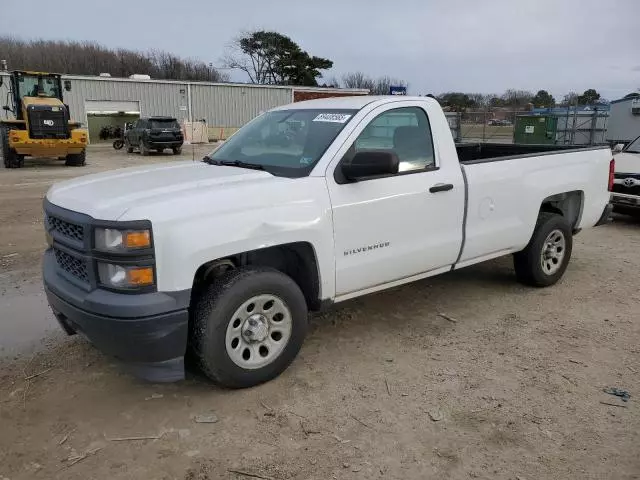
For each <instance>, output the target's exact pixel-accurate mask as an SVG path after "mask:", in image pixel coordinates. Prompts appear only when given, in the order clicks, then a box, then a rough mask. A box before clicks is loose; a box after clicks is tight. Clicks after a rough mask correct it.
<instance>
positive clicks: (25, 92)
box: [18, 75, 60, 98]
mask: <svg viewBox="0 0 640 480" xmlns="http://www.w3.org/2000/svg"><path fill="white" fill-rule="evenodd" d="M38 93H40V96H43V95H44V96H45V97H51V98H60V92H59V91H58V81H57V79H56V78H52V77H47V76H39V77H37V76H32V75H21V76H20V77H19V78H18V94H19V96H20V98H23V97H37V96H38Z"/></svg>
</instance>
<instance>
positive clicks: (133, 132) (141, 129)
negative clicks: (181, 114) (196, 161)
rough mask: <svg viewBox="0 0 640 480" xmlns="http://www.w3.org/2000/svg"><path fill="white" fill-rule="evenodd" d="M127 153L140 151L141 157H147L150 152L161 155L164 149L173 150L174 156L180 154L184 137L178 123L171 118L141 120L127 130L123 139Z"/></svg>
mask: <svg viewBox="0 0 640 480" xmlns="http://www.w3.org/2000/svg"><path fill="white" fill-rule="evenodd" d="M124 141H125V144H126V146H127V152H128V153H133V149H134V148H137V149H138V150H140V153H141V154H142V155H145V156H146V155H149V152H150V151H151V150H155V151H156V152H158V153H161V152H162V151H163V150H164V149H165V148H170V149H171V150H173V154H174V155H178V154H179V153H180V152H182V143H183V142H184V137H183V135H182V129H181V128H180V125H179V124H178V121H177V120H176V119H175V118H172V117H149V118H141V119H139V120H137V121H136V122H134V123H133V126H132V127H131V129H129V130H127V133H126V134H125V138H124Z"/></svg>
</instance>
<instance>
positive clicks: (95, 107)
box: [84, 100, 140, 115]
mask: <svg viewBox="0 0 640 480" xmlns="http://www.w3.org/2000/svg"><path fill="white" fill-rule="evenodd" d="M84 105H85V111H86V112H87V115H96V114H98V115H109V114H118V113H125V114H128V115H140V103H139V102H132V101H126V100H125V101H116V100H86V101H85V103H84Z"/></svg>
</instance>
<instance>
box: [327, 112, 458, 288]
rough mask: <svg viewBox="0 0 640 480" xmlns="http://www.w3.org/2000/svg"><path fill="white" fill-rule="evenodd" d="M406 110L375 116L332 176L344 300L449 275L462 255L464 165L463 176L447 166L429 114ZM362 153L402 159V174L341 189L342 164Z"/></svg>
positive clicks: (360, 130)
mask: <svg viewBox="0 0 640 480" xmlns="http://www.w3.org/2000/svg"><path fill="white" fill-rule="evenodd" d="M399 105H402V103H395V104H392V105H386V106H384V107H380V108H378V109H376V110H374V111H372V112H371V113H370V114H369V115H368V116H367V117H366V118H365V120H363V121H362V122H361V126H359V127H358V128H357V129H356V130H355V131H354V134H353V136H352V139H351V141H350V142H349V141H348V142H347V145H346V146H345V147H343V148H345V149H346V151H343V152H342V155H341V153H340V152H338V155H340V156H341V157H342V158H341V159H340V161H339V162H337V163H335V161H334V162H332V163H333V165H330V167H329V169H328V171H327V174H328V176H329V178H327V183H328V186H329V194H330V197H331V204H332V208H333V222H334V242H335V264H336V296H337V297H340V296H342V297H344V298H349V297H350V296H356V295H357V294H358V292H360V293H363V291H364V290H368V289H370V290H375V289H376V287H380V286H381V285H384V284H388V283H391V282H398V283H402V281H408V280H407V279H410V278H411V277H413V276H417V275H421V274H425V273H430V272H431V273H433V274H435V273H438V270H440V271H445V270H447V269H449V268H450V267H451V265H453V264H454V263H455V261H456V258H457V256H458V253H459V251H460V247H461V243H462V220H463V212H464V201H465V200H464V186H463V181H462V175H461V174H460V169H459V166H458V162H457V159H456V161H455V167H456V168H457V170H455V171H454V170H453V168H452V166H450V165H449V163H450V162H446V165H442V164H441V162H440V159H439V158H438V157H437V155H436V151H437V150H436V149H435V148H434V144H433V139H432V135H431V128H430V125H429V119H428V117H427V113H426V110H425V109H423V108H419V107H416V106H415V103H413V105H411V106H407V107H401V108H398V106H399ZM362 150H386V151H391V152H393V153H395V154H396V155H397V156H398V158H399V160H400V166H399V172H398V173H397V174H390V175H387V176H383V177H373V178H370V179H366V178H365V179H360V180H358V181H357V182H347V181H342V182H340V175H339V172H336V171H337V170H339V169H340V164H341V163H342V162H348V161H349V159H350V157H351V156H352V155H354V154H355V153H356V152H358V151H362ZM339 158H340V157H339ZM445 167H446V168H445ZM434 186H435V187H436V188H433V187H434ZM443 186H446V188H442V187H443ZM365 293H366V292H365Z"/></svg>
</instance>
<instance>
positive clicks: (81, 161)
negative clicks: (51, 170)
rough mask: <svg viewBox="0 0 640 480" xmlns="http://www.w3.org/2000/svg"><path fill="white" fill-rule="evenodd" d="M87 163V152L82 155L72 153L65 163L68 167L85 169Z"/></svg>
mask: <svg viewBox="0 0 640 480" xmlns="http://www.w3.org/2000/svg"><path fill="white" fill-rule="evenodd" d="M86 163H87V151H86V150H83V151H82V152H81V153H70V154H69V155H67V161H66V162H65V163H64V164H65V165H66V166H67V167H84V166H85V165H86Z"/></svg>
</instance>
